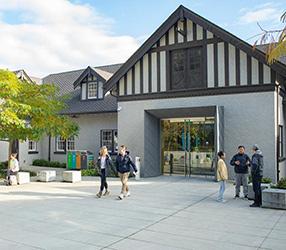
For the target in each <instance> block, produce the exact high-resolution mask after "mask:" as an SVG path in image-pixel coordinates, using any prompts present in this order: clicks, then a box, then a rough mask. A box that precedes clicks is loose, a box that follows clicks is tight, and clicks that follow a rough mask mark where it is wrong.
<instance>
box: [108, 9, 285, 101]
mask: <svg viewBox="0 0 286 250" xmlns="http://www.w3.org/2000/svg"><path fill="white" fill-rule="evenodd" d="M285 74H286V67H285V65H283V64H281V63H279V62H276V63H274V64H273V65H271V67H270V66H269V65H267V63H266V60H265V54H264V53H262V52H261V51H255V50H253V48H252V46H251V45H249V44H247V43H245V42H244V41H242V40H240V39H239V38H237V37H235V36H233V35H232V34H230V33H228V32H227V31H225V30H223V29H221V28H220V27H218V26H216V25H215V24H213V23H211V22H209V21H208V20H206V19H204V18H202V17H200V16H199V15H197V14H195V13H193V12H192V11H190V10H188V9H186V8H185V7H183V6H180V7H179V8H178V9H177V10H176V11H175V12H174V13H173V14H172V15H171V16H170V17H169V18H168V19H167V20H166V21H165V22H164V23H163V24H162V25H161V26H160V27H159V28H158V29H157V30H156V31H155V33H154V34H153V35H152V36H151V37H150V38H149V39H148V40H147V41H146V42H145V43H144V44H143V45H142V46H141V47H140V48H139V49H138V50H137V51H136V52H135V53H134V54H133V56H131V57H130V58H129V59H128V60H127V62H126V63H125V64H124V65H123V66H122V67H121V68H120V69H119V70H118V71H117V72H116V74H114V75H113V76H112V77H111V78H110V80H108V82H107V84H106V88H105V91H108V90H110V89H113V91H114V90H117V95H118V96H119V97H120V98H121V99H122V100H123V99H124V97H127V98H128V97H130V96H131V97H132V96H134V97H135V98H145V97H146V96H147V95H148V96H149V97H150V96H158V97H160V95H161V94H164V95H165V96H166V93H167V94H170V95H173V94H178V95H179V94H183V95H188V94H198V95H200V94H208V93H210V91H212V93H214V94H216V93H218V92H219V91H220V92H223V91H225V92H227V93H228V92H233V91H244V92H247V91H259V90H261V91H263V90H270V89H271V90H272V89H274V85H275V82H276V80H277V79H278V78H279V77H278V76H279V75H282V76H285ZM218 90H219V91H218ZM172 93H173V94H172Z"/></svg>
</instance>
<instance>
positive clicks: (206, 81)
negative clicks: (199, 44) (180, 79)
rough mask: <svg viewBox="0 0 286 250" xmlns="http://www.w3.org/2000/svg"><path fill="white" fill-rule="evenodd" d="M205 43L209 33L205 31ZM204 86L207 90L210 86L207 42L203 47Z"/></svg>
mask: <svg viewBox="0 0 286 250" xmlns="http://www.w3.org/2000/svg"><path fill="white" fill-rule="evenodd" d="M203 41H207V31H206V30H205V29H203ZM202 50H203V70H202V72H203V78H202V79H203V84H204V86H205V88H207V86H208V55H207V52H208V49H207V43H206V42H205V43H204V45H203V48H202Z"/></svg>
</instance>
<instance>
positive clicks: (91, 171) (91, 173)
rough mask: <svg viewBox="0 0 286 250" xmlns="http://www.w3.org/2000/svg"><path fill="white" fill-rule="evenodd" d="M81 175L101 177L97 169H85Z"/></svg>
mask: <svg viewBox="0 0 286 250" xmlns="http://www.w3.org/2000/svg"><path fill="white" fill-rule="evenodd" d="M81 175H82V176H99V174H98V171H97V169H96V168H91V169H83V170H81Z"/></svg>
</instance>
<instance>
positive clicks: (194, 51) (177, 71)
mask: <svg viewBox="0 0 286 250" xmlns="http://www.w3.org/2000/svg"><path fill="white" fill-rule="evenodd" d="M170 58H171V89H173V90H180V89H191V88H204V87H205V83H204V82H203V63H202V58H203V57H202V47H193V48H188V49H179V50H173V51H171V55H170Z"/></svg>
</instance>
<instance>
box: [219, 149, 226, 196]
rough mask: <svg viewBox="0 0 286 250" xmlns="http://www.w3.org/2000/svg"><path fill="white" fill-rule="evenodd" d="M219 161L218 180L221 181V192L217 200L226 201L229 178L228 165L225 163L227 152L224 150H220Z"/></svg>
mask: <svg viewBox="0 0 286 250" xmlns="http://www.w3.org/2000/svg"><path fill="white" fill-rule="evenodd" d="M217 155H218V157H219V160H218V163H217V181H218V182H219V194H218V198H217V201H218V202H225V200H224V199H223V194H224V191H225V184H226V181H227V179H228V173H227V167H226V165H225V153H224V152H223V151H219V152H218V154H217Z"/></svg>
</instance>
